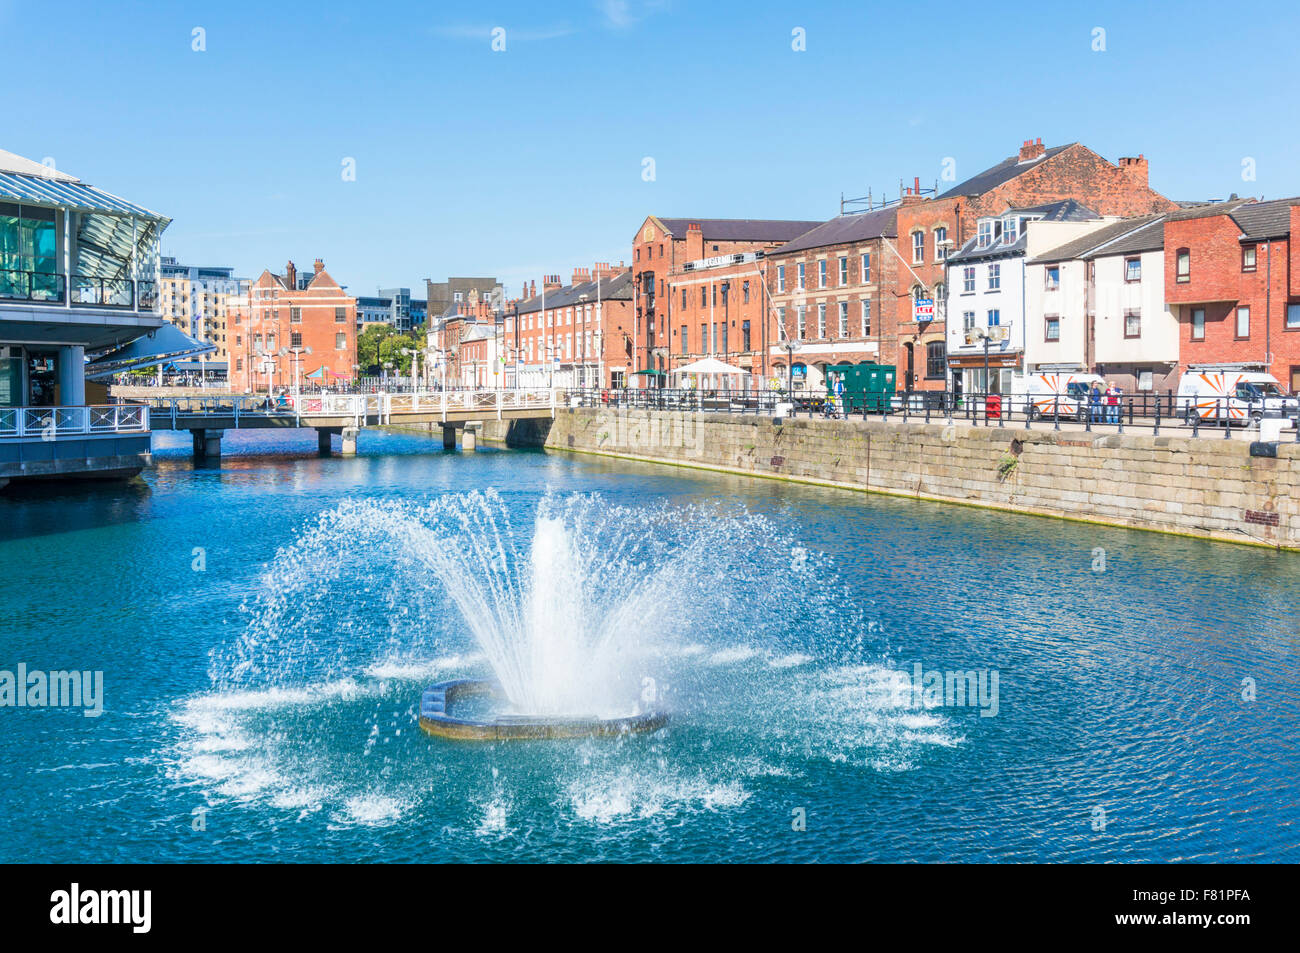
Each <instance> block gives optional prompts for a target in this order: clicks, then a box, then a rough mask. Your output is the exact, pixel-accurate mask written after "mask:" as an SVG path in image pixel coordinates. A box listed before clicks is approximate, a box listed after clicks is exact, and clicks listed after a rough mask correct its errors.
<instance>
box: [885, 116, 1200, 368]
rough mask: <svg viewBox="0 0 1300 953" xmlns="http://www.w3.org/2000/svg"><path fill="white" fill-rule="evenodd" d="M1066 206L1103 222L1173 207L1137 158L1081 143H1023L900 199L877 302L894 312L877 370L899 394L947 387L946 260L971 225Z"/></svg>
mask: <svg viewBox="0 0 1300 953" xmlns="http://www.w3.org/2000/svg"><path fill="white" fill-rule="evenodd" d="M1067 199H1073V200H1075V201H1077V202H1079V203H1080V204H1082V205H1085V206H1087V207H1088V208H1090V209H1093V210H1094V211H1095V212H1096V213H1097V214H1098V215H1101V216H1104V217H1112V216H1117V217H1127V216H1135V215H1145V214H1149V213H1155V212H1167V211H1171V210H1173V209H1176V208H1177V207H1178V206H1177V203H1175V202H1172V201H1170V200H1169V199H1167V198H1165V197H1164V196H1163V195H1161V194H1160V193H1159V192H1156V191H1155V190H1153V189H1152V188H1151V187H1150V185H1149V183H1148V163H1147V160H1146V158H1145V157H1143V156H1140V155H1139V156H1137V157H1136V158H1132V157H1124V158H1121V159H1120V160H1119V163H1118V164H1113V163H1111V162H1109V161H1108V160H1107V159H1105V158H1103V157H1102V156H1100V155H1098V154H1097V153H1095V152H1093V151H1092V150H1091V149H1089V148H1088V147H1087V146H1084V145H1082V144H1080V143H1077V142H1073V143H1068V144H1066V145H1063V146H1054V147H1052V148H1050V149H1049V148H1047V147H1046V146H1044V145H1043V142H1042V140H1041V139H1035V140H1032V141H1030V140H1025V141H1024V142H1023V143H1022V144H1021V147H1020V150H1019V152H1018V153H1017V154H1016V155H1014V156H1009V157H1008V158H1006V159H1004V160H1002V161H1001V162H999V163H998V164H997V165H994V166H991V167H990V168H988V169H985V170H983V171H982V172H979V173H978V174H976V175H974V176H971V177H970V178H969V179H966V180H965V181H963V182H961V183H959V184H958V185H955V186H953V187H952V188H950V189H948V190H947V191H945V192H943V193H941V194H939V195H937V196H934V197H933V198H926V197H925V196H924V195H922V194H921V190H920V187H919V182H918V183H916V185H915V186H914V187H913V188H912V189H909V190H906V191H905V192H904V194H903V195H902V196H901V198H900V203H899V205H900V207H899V210H898V223H897V225H898V232H897V245H896V251H897V253H898V261H899V270H898V278H899V284H898V285H897V286H896V287H894V288H893V289H892V292H893V293H892V295H891V294H889V293H888V290H887V292H886V294H885V295H884V296H883V297H884V301H885V302H886V303H887V302H889V301H890V300H891V299H892V301H893V302H894V308H893V311H892V312H886V313H884V314H882V318H883V319H884V321H885V322H886V324H885V326H884V328H883V333H882V336H881V345H882V347H881V352H880V354H881V357H880V360H881V363H885V364H895V365H897V367H898V369H899V371H898V380H899V384H900V386H902V387H903V388H904V389H908V388H909V384H910V387H911V388H912V389H934V390H942V389H943V388H944V387H945V386H946V385H947V375H946V373H940V369H941V367H942V365H943V348H944V339H945V336H946V331H947V329H946V321H947V319H948V317H949V316H948V315H946V314H944V313H942V311H941V309H940V308H939V306H938V302H940V301H942V300H943V299H944V298H945V296H946V291H947V289H946V288H945V287H944V281H945V278H944V272H945V267H946V258H947V256H948V254H949V253H950V252H955V251H956V249H959V248H961V247H962V246H963V245H965V244H966V243H967V242H969V241H970V239H971V238H972V237H975V227H976V222H977V221H979V220H980V219H988V220H997V219H998V218H1000V217H1002V216H1004V215H1005V213H1007V212H1008V211H1010V210H1013V209H1027V208H1034V207H1039V206H1043V205H1049V204H1051V203H1055V202H1061V201H1064V200H1067ZM921 298H924V299H928V300H933V301H935V303H936V308H935V311H936V314H935V319H934V320H933V321H926V320H920V321H918V320H916V317H917V314H916V309H915V307H914V302H915V301H916V300H917V299H921Z"/></svg>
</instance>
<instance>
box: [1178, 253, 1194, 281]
mask: <svg viewBox="0 0 1300 953" xmlns="http://www.w3.org/2000/svg"><path fill="white" fill-rule="evenodd" d="M1174 262H1175V264H1174V272H1175V275H1176V276H1177V279H1176V280H1177V281H1178V282H1180V283H1183V282H1188V281H1191V280H1192V253H1191V251H1190V250H1189V249H1186V248H1180V249H1178V252H1177V255H1176V256H1175V259H1174Z"/></svg>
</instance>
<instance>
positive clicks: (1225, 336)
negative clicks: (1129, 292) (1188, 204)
mask: <svg viewBox="0 0 1300 953" xmlns="http://www.w3.org/2000/svg"><path fill="white" fill-rule="evenodd" d="M1297 229H1300V197H1298V198H1286V199H1275V200H1273V201H1269V202H1255V201H1253V200H1233V201H1229V202H1223V203H1218V204H1214V205H1204V206H1196V207H1192V208H1187V209H1182V210H1180V211H1177V212H1173V213H1171V214H1170V215H1169V216H1168V217H1167V219H1166V221H1165V229H1164V256H1165V261H1164V265H1165V281H1164V285H1165V301H1166V302H1167V303H1168V305H1169V306H1170V308H1171V309H1172V310H1173V311H1174V312H1175V313H1176V315H1177V317H1178V325H1179V332H1178V333H1179V362H1180V365H1181V367H1182V368H1183V369H1186V367H1187V366H1188V365H1190V364H1221V363H1231V364H1252V365H1257V366H1259V367H1260V368H1262V369H1266V370H1268V371H1270V372H1271V373H1272V374H1273V375H1274V376H1275V377H1276V378H1277V379H1278V380H1279V381H1280V382H1281V383H1282V385H1283V387H1285V388H1287V389H1288V390H1290V391H1292V392H1293V393H1294V392H1296V391H1297V390H1300V249H1297V248H1296V246H1295V244H1294V243H1293V242H1292V238H1291V236H1292V235H1293V234H1294V233H1295V232H1296V230H1297Z"/></svg>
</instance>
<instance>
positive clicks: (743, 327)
mask: <svg viewBox="0 0 1300 953" xmlns="http://www.w3.org/2000/svg"><path fill="white" fill-rule="evenodd" d="M740 349H741V350H742V351H748V350H750V346H749V322H748V321H742V322H740Z"/></svg>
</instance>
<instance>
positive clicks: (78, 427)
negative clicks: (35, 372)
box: [0, 404, 149, 440]
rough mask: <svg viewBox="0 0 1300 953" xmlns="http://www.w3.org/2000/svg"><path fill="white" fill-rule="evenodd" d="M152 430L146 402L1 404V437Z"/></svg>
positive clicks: (48, 438)
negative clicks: (55, 404) (68, 404)
mask: <svg viewBox="0 0 1300 953" xmlns="http://www.w3.org/2000/svg"><path fill="white" fill-rule="evenodd" d="M148 432H149V408H148V407H145V406H143V405H142V404H91V405H86V406H82V407H0V439H3V438H6V437H8V438H31V437H39V438H40V439H42V440H56V439H58V438H59V437H73V436H85V435H88V434H117V433H148Z"/></svg>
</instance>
